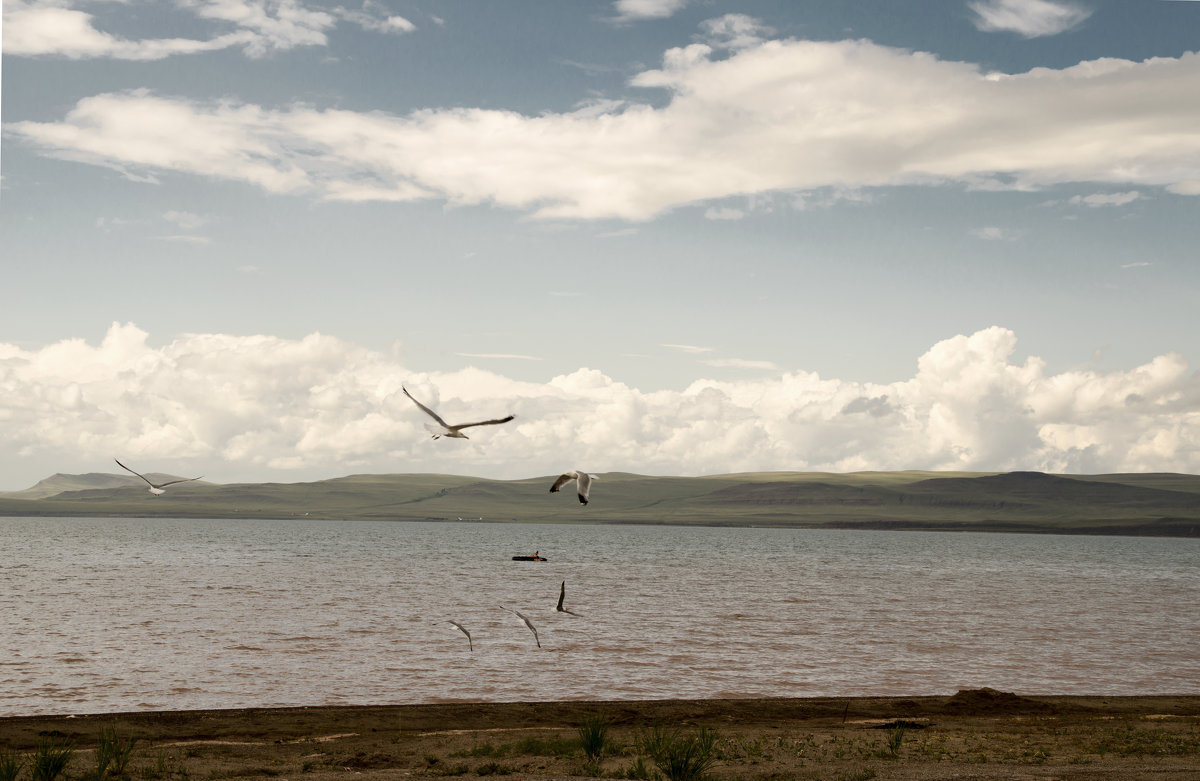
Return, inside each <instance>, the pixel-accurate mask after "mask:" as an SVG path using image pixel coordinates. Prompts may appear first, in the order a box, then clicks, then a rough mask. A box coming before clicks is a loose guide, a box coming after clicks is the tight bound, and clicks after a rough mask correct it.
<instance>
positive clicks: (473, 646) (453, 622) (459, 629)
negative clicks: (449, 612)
mask: <svg viewBox="0 0 1200 781" xmlns="http://www.w3.org/2000/svg"><path fill="white" fill-rule="evenodd" d="M450 623H451V624H454V625H455V626H456V627H458V631H460V632H462V633H463V634H464V635H466V636H467V646H468V647H469V648H470V649H471V650H472V651H474V650H475V644H474V643H473V642H471V633H470V632H468V631H467V628H466V627H465V626H463V625H462V624H460V623H458V622H457V621H451V622H450Z"/></svg>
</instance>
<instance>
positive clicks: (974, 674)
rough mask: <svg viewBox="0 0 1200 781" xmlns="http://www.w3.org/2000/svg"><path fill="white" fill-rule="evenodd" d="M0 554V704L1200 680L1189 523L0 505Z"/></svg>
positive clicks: (785, 691)
mask: <svg viewBox="0 0 1200 781" xmlns="http://www.w3.org/2000/svg"><path fill="white" fill-rule="evenodd" d="M535 550H537V551H539V552H540V553H541V555H542V556H545V557H547V558H548V559H549V561H546V562H540V563H534V562H514V561H512V560H511V557H512V556H513V555H518V554H527V553H532V552H533V551H535ZM0 551H3V556H2V559H0V626H2V627H3V631H0V715H26V714H50V713H55V714H72V713H77V714H81V713H100V712H113V711H136V710H164V709H196V708H234V707H270V706H288V705H339V704H388V703H430V702H447V701H513V700H565V699H605V700H612V699H657V698H710V697H766V696H784V697H809V696H839V695H878V696H897V695H925V694H953V693H954V692H955V691H957V690H958V689H963V688H978V687H983V686H989V687H992V688H996V689H1001V690H1005V691H1013V692H1017V693H1024V694H1106V695H1120V694H1166V693H1190V694H1196V693H1198V692H1200V683H1198V682H1200V650H1198V649H1200V644H1198V643H1197V642H1196V638H1197V637H1200V540H1194V539H1159V538H1137V537H1085V536H1057V535H1021V534H975V533H944V532H943V533H936V532H930V533H926V532H887V531H828V530H803V529H756V528H707V527H663V526H580V525H566V524H563V525H543V524H536V525H535V524H489V523H387V522H357V521H356V522H334V521H304V520H286V521H285V520H280V521H266V520H163V519H123V518H97V519H79V518H72V519H62V518H0ZM563 581H566V603H565V604H566V607H567V608H569V609H571V610H574V611H576V612H577V613H579V615H578V616H572V615H568V614H565V613H558V612H556V610H555V604H556V602H557V600H558V595H559V589H560V583H561V582H563ZM502 606H503V607H502ZM504 608H511V609H515V610H518V611H520V612H521V613H523V614H524V615H525V616H526V617H527V618H528V619H529V620H530V621H531V622H532V623H533V625H534V626H535V627H536V628H537V632H538V639H539V640H540V642H541V646H542V647H541V648H540V649H539V648H538V647H537V645H536V644H535V638H534V635H533V633H532V632H531V631H530V630H529V629H528V628H527V627H526V626H525V625H524V624H523V623H522V622H521V621H520V620H519V619H518V618H517V617H516V616H515V615H513V614H512V613H511V612H508V611H507V610H505V609H504ZM450 620H455V621H458V622H460V623H462V624H463V626H465V627H466V628H467V629H468V630H469V631H470V632H471V637H472V641H473V643H474V651H472V650H470V649H469V646H468V641H467V638H466V636H465V635H463V634H462V633H461V632H459V631H458V630H457V629H456V628H455V627H453V626H451V625H450V624H449V623H448V622H449V621H450Z"/></svg>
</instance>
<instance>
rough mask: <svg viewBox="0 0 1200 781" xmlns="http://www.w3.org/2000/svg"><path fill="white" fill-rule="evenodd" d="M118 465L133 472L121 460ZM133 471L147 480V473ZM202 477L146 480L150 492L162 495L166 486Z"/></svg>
mask: <svg viewBox="0 0 1200 781" xmlns="http://www.w3.org/2000/svg"><path fill="white" fill-rule="evenodd" d="M113 461H117V459H115V458H114V459H113ZM117 466H119V467H121V468H122V469H124V470H125V471H126V472H133V470H132V469H130V468H129V467H127V466H125V465H124V464H122V463H121V462H120V461H117ZM133 473H134V474H135V475H137V476H138V477H140V478H142V479H143V480H146V476H145V475H143V474H140V473H138V472H133ZM200 477H204V475H200ZM200 477H181V478H180V479H178V480H168V481H167V482H165V483H152V482H150V481H149V480H146V485H148V486H150V493H152V494H154V495H155V496H160V495H162V494H165V493H166V491H164V490H163V489H164V488H166V487H167V486H168V485H175V484H176V483H190V482H192V481H193V480H199V479H200Z"/></svg>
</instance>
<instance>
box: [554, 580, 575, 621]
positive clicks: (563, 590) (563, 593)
mask: <svg viewBox="0 0 1200 781" xmlns="http://www.w3.org/2000/svg"><path fill="white" fill-rule="evenodd" d="M566 598H567V581H565V580H564V581H563V582H562V586H561V587H560V589H559V592H558V607H556V608H554V609H555V610H556V611H558V612H559V613H570V614H571V615H573V616H577V615H579V614H578V613H576V612H575V611H574V610H568V609H567V608H565V607H563V600H564V599H566Z"/></svg>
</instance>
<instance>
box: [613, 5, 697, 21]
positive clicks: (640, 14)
mask: <svg viewBox="0 0 1200 781" xmlns="http://www.w3.org/2000/svg"><path fill="white" fill-rule="evenodd" d="M687 4H688V0H616V2H614V3H613V8H614V9H615V10H616V12H617V20H618V21H636V20H639V19H665V18H667V17H668V16H673V15H674V14H675V12H676V11H679V10H680V9H682V8H683V7H684V6H685V5H687Z"/></svg>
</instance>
